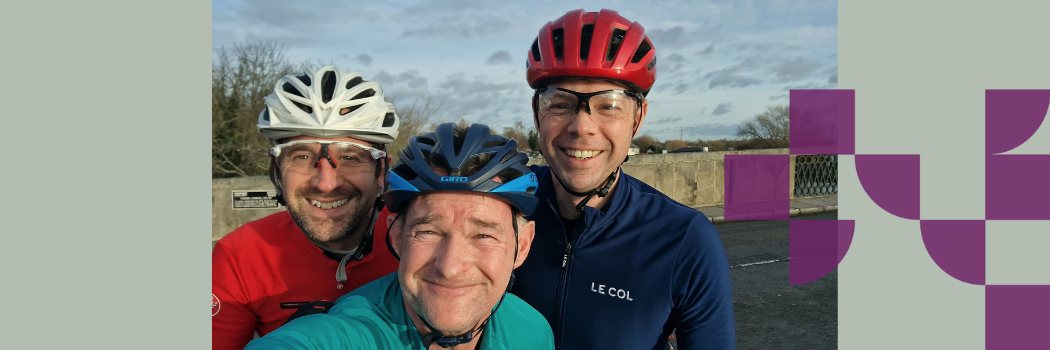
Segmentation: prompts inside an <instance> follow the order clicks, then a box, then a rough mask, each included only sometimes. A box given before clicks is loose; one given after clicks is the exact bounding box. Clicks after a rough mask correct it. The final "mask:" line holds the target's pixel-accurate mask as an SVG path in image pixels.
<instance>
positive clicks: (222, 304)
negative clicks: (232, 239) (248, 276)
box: [211, 241, 258, 350]
mask: <svg viewBox="0 0 1050 350" xmlns="http://www.w3.org/2000/svg"><path fill="white" fill-rule="evenodd" d="M211 292H212V316H211V347H212V349H213V350H235V349H236V350H240V349H243V348H244V346H245V345H246V344H248V342H249V341H251V340H252V337H253V336H254V334H255V328H256V325H257V323H258V317H256V315H255V313H253V312H252V310H251V306H250V304H249V298H248V296H247V294H246V293H245V290H244V285H243V284H242V283H241V278H240V273H239V268H238V265H237V261H236V260H235V259H234V256H233V255H232V254H231V253H230V251H229V250H228V249H227V248H226V247H225V245H223V244H222V242H221V241H220V242H219V243H218V244H216V245H215V249H214V250H213V251H212V255H211Z"/></svg>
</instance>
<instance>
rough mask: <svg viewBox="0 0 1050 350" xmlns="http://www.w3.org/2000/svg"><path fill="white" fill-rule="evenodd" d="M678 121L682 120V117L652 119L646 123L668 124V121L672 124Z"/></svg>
mask: <svg viewBox="0 0 1050 350" xmlns="http://www.w3.org/2000/svg"><path fill="white" fill-rule="evenodd" d="M680 121H682V118H663V119H657V120H655V121H652V122H649V123H646V124H669V123H670V124H674V123H677V122H680Z"/></svg>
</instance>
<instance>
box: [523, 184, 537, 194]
mask: <svg viewBox="0 0 1050 350" xmlns="http://www.w3.org/2000/svg"><path fill="white" fill-rule="evenodd" d="M525 193H528V194H529V195H530V196H534V195H536V186H531V187H529V188H526V189H525Z"/></svg>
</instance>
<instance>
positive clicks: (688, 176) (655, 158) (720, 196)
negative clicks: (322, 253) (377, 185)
mask: <svg viewBox="0 0 1050 350" xmlns="http://www.w3.org/2000/svg"><path fill="white" fill-rule="evenodd" d="M726 154H788V149H786V148H782V149H766V150H753V151H733V152H698V153H669V154H647V155H634V156H631V157H630V159H628V161H627V163H624V165H623V171H624V172H625V173H627V174H629V175H631V176H633V177H635V178H637V179H639V180H642V181H644V182H645V183H647V184H649V185H650V186H653V187H654V188H656V189H657V190H659V191H660V192H663V193H664V194H666V195H667V196H668V197H671V198H672V199H674V200H676V201H678V202H679V203H682V204H685V205H687V206H690V207H707V206H719V205H722V202H723V201H724V199H725V190H724V189H723V187H722V186H723V185H722V182H723V179H724V174H725V161H724V158H725V155H726ZM533 164H536V165H546V161H544V159H543V158H534V159H532V160H530V161H529V165H533ZM794 167H795V157H791V169H794ZM790 173H791V184H792V189H791V190H792V191H791V192H792V193H794V188H793V187H794V183H795V179H794V171H791V172H790ZM235 190H257V191H265V190H273V185H272V184H270V180H269V178H267V177H265V176H256V177H247V178H229V179H213V180H212V220H211V222H212V241H213V242H214V241H217V240H218V239H219V238H222V237H223V236H225V235H226V234H227V233H229V232H230V231H233V229H235V228H237V227H239V226H240V225H243V224H244V223H246V222H249V221H252V220H255V219H258V218H261V217H264V216H266V215H269V214H272V213H275V212H278V211H282V210H285V209H284V207H281V208H278V209H233V196H232V193H233V191H235Z"/></svg>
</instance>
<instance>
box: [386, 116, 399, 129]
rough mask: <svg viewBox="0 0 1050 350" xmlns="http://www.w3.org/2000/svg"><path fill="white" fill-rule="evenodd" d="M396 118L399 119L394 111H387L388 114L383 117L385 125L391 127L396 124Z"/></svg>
mask: <svg viewBox="0 0 1050 350" xmlns="http://www.w3.org/2000/svg"><path fill="white" fill-rule="evenodd" d="M395 120H397V118H396V117H394V113H387V114H386V116H385V117H383V127H384V128H389V127H391V126H394V121H395Z"/></svg>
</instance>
